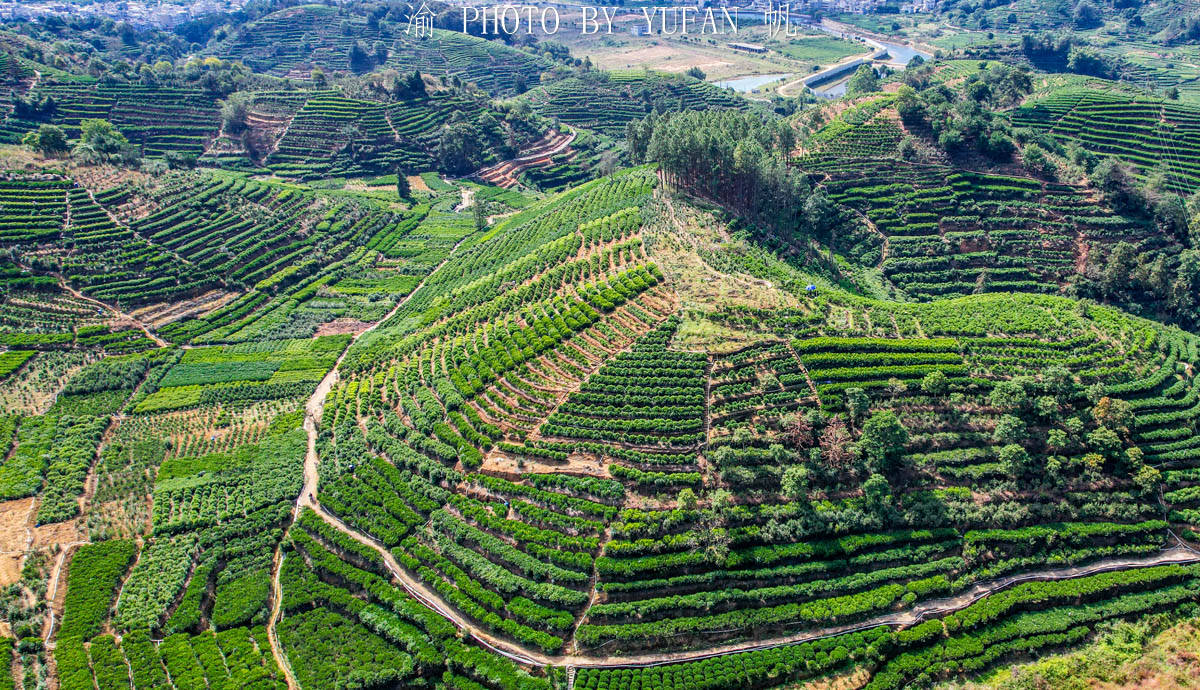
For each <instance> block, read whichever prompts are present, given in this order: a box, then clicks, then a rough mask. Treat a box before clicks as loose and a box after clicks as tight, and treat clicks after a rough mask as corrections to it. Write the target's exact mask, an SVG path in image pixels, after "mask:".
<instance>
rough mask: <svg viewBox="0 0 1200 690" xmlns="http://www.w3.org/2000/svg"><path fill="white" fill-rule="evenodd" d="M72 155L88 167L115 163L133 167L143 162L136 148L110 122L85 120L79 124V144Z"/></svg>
mask: <svg viewBox="0 0 1200 690" xmlns="http://www.w3.org/2000/svg"><path fill="white" fill-rule="evenodd" d="M71 155H73V156H75V157H76V158H78V159H79V160H80V161H82V162H83V163H85V164H87V165H96V164H98V163H107V162H115V163H120V164H124V165H133V164H136V163H137V162H140V160H141V154H140V153H139V152H138V149H137V147H136V146H134V145H132V144H130V143H129V140H128V139H126V138H125V135H124V134H121V133H120V132H119V131H117V129H116V127H113V125H112V123H111V122H109V121H108V120H97V119H85V120H82V121H81V122H80V123H79V143H78V144H76V145H75V148H74V149H73V150H72V151H71Z"/></svg>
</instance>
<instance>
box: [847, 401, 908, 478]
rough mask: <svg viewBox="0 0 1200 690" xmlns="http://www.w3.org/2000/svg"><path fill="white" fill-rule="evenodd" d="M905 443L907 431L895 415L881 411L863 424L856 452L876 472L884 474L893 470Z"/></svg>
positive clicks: (888, 411) (887, 411) (889, 411)
mask: <svg viewBox="0 0 1200 690" xmlns="http://www.w3.org/2000/svg"><path fill="white" fill-rule="evenodd" d="M906 443H908V430H907V429H905V428H904V425H903V424H901V423H900V419H899V418H898V417H897V416H896V413H894V412H892V411H891V410H882V411H880V412H876V413H875V414H873V415H871V418H870V419H868V420H867V422H866V424H863V431H862V436H861V437H859V439H858V450H859V452H860V453H862V454H863V455H864V456H865V457H866V458H867V459H868V460H869V461H870V462H871V463H872V464H873V465H874V469H875V470H876V471H881V472H886V471H889V470H891V469H894V467H895V463H896V461H897V460H899V458H900V455H901V453H903V452H904V444H906Z"/></svg>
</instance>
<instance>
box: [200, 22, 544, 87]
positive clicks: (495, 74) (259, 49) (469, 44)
mask: <svg viewBox="0 0 1200 690" xmlns="http://www.w3.org/2000/svg"><path fill="white" fill-rule="evenodd" d="M372 14H373V13H372ZM406 25H407V20H406V18H405V19H402V18H401V17H400V15H399V14H398V13H397V14H395V15H393V14H390V13H389V15H388V19H387V20H383V21H380V20H379V19H378V18H376V19H375V20H373V21H371V20H370V19H369V18H368V17H367V16H366V14H365V13H360V12H353V11H350V10H349V9H347V8H341V9H339V8H335V7H328V6H325V5H302V6H299V7H291V8H287V9H283V10H280V11H278V12H274V13H272V14H269V15H267V16H265V17H262V18H261V19H258V20H255V21H254V22H251V23H249V24H246V25H245V26H243V27H240V28H239V30H238V31H236V32H235V33H234V34H233V35H231V36H230V37H229V38H228V39H227V40H226V41H225V42H223V43H220V44H218V45H217V46H215V47H213V48H211V49H210V50H212V52H213V53H215V54H216V55H217V56H218V57H222V58H229V59H235V60H238V61H241V62H242V63H244V64H245V65H246V66H248V67H250V68H251V69H253V70H254V71H255V72H260V73H265V74H271V75H275V76H280V77H283V76H291V77H301V78H305V77H308V76H309V74H310V72H311V71H312V70H313V68H316V67H319V68H321V69H323V70H325V71H326V72H338V71H343V72H347V71H348V72H360V73H361V72H368V71H371V70H373V69H379V68H386V69H395V70H399V71H403V72H411V71H413V70H418V71H420V72H422V73H425V74H433V75H436V76H442V77H458V78H459V79H462V80H463V81H466V82H472V83H475V84H477V85H478V86H479V87H480V88H482V89H485V90H487V91H488V92H489V93H492V94H500V93H511V92H512V91H513V88H514V85H515V84H516V83H517V82H518V81H520V82H521V83H524V84H526V85H528V86H534V85H536V84H537V83H538V79H539V74H540V73H541V72H542V71H543V70H545V69H548V68H549V66H550V63H549V61H547V60H545V59H544V58H541V57H536V56H534V55H532V54H530V53H526V52H523V51H520V50H517V49H514V48H510V47H508V46H505V45H504V44H502V43H498V42H495V41H486V40H483V39H480V38H475V37H473V36H467V35H464V34H462V33H458V32H453V31H444V30H440V29H439V30H438V31H437V33H436V35H435V36H433V37H430V38H427V39H426V38H420V39H419V38H417V37H416V36H413V35H411V34H410V33H406V32H405V31H404V27H405V26H406ZM356 43H357V44H358V45H359V46H360V48H362V51H363V52H362V54H361V59H360V60H358V61H352V60H351V53H352V51H351V48H352V47H353V46H354V45H355V44H356Z"/></svg>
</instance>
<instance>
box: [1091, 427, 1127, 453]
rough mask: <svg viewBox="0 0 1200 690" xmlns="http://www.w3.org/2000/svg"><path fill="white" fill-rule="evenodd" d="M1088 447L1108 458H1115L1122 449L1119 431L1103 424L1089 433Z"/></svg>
mask: <svg viewBox="0 0 1200 690" xmlns="http://www.w3.org/2000/svg"><path fill="white" fill-rule="evenodd" d="M1087 442H1088V447H1090V448H1091V449H1092V450H1094V451H1096V452H1097V453H1099V454H1100V455H1103V456H1104V457H1106V458H1115V457H1116V456H1117V453H1119V452H1120V451H1121V437H1120V436H1118V435H1117V432H1115V431H1113V430H1112V429H1109V428H1108V427H1105V426H1102V427H1097V428H1096V429H1094V430H1093V431H1091V432H1090V433H1089V434H1088V435H1087Z"/></svg>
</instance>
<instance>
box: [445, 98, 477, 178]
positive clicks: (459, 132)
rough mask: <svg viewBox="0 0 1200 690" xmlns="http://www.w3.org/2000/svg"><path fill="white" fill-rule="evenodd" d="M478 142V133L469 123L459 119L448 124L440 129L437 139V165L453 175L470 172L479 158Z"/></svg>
mask: <svg viewBox="0 0 1200 690" xmlns="http://www.w3.org/2000/svg"><path fill="white" fill-rule="evenodd" d="M456 114H457V113H456ZM480 140H481V137H480V136H479V132H478V131H477V130H476V128H475V126H474V125H472V124H471V123H470V122H469V121H467V120H465V119H460V120H458V121H457V122H450V123H448V124H447V125H445V126H444V127H442V132H441V136H440V137H439V138H438V145H437V160H438V163H439V164H440V165H441V167H442V169H443V170H446V171H447V172H450V173H453V174H459V173H464V172H467V171H468V170H471V169H472V168H474V167H475V164H476V162H477V159H478V157H479V143H480Z"/></svg>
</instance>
